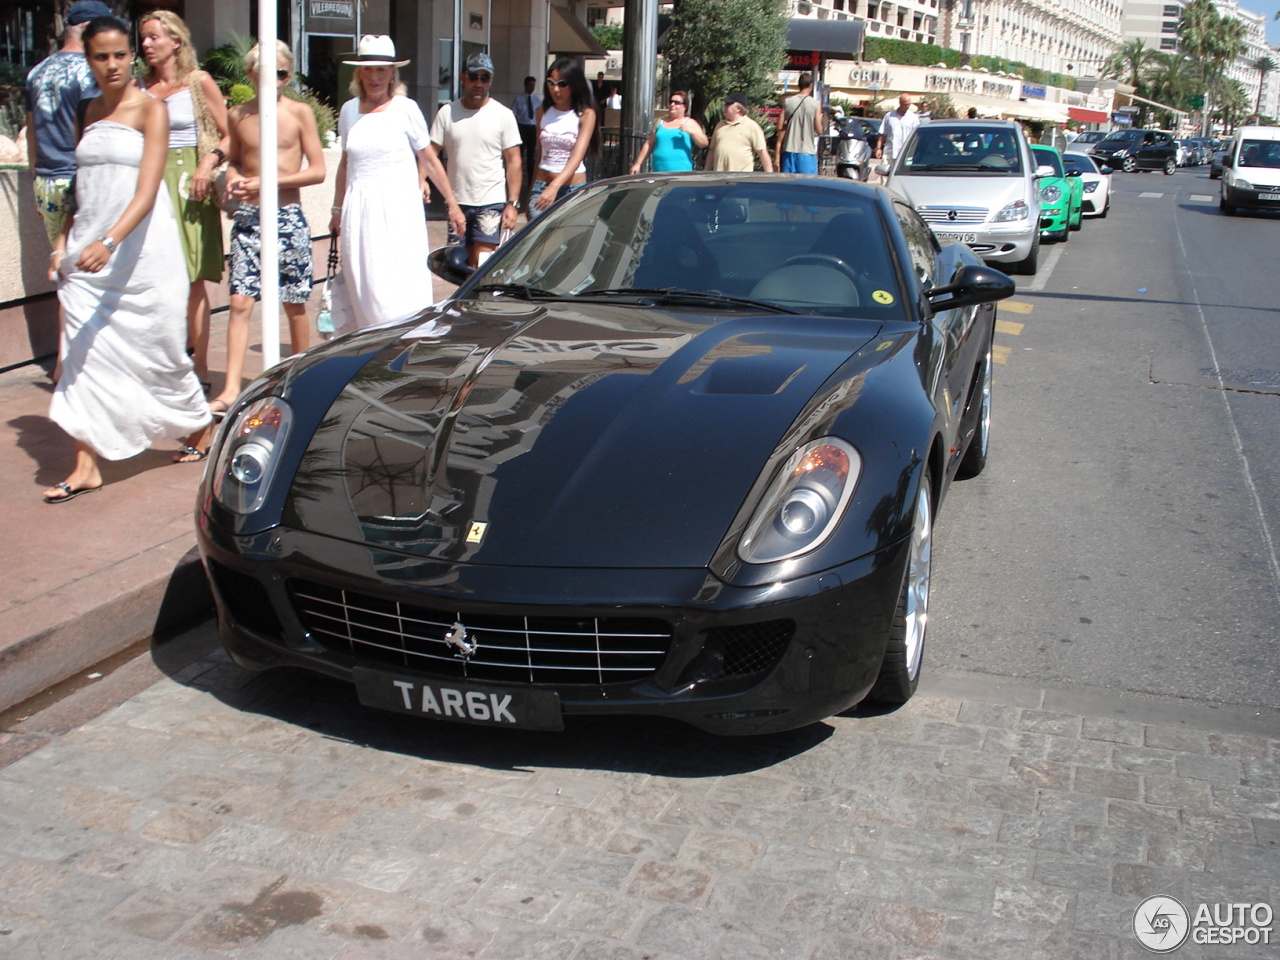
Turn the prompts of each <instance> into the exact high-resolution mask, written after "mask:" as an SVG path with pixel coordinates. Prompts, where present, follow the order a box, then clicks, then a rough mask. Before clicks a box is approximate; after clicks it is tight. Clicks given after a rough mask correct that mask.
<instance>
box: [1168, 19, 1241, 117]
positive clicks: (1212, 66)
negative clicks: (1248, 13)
mask: <svg viewBox="0 0 1280 960" xmlns="http://www.w3.org/2000/svg"><path fill="white" fill-rule="evenodd" d="M1244 37H1245V27H1244V23H1243V22H1241V21H1240V20H1237V19H1235V18H1234V17H1224V16H1222V15H1221V14H1220V13H1218V9H1217V7H1216V6H1214V3H1213V0H1190V2H1189V3H1188V4H1187V5H1186V6H1185V7H1183V8H1182V16H1181V18H1180V19H1179V20H1178V40H1179V42H1180V43H1181V45H1182V51H1183V52H1184V53H1185V54H1187V55H1188V56H1189V57H1191V60H1192V62H1193V63H1195V64H1197V65H1198V67H1199V74H1200V88H1201V89H1202V90H1204V94H1205V101H1206V103H1205V114H1206V116H1208V115H1209V113H1210V106H1209V105H1210V104H1216V102H1217V99H1218V93H1219V90H1220V88H1221V87H1222V81H1223V75H1224V74H1225V73H1226V68H1227V64H1228V63H1230V62H1231V61H1233V60H1234V59H1235V58H1236V57H1238V56H1239V55H1240V54H1241V53H1243V52H1244V51H1245V50H1246V49H1248V48H1247V46H1246V45H1245V42H1244Z"/></svg>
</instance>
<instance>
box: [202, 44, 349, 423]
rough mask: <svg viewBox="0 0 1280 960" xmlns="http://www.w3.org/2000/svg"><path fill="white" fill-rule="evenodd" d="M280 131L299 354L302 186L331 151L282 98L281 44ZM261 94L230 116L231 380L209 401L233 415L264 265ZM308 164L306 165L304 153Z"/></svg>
mask: <svg viewBox="0 0 1280 960" xmlns="http://www.w3.org/2000/svg"><path fill="white" fill-rule="evenodd" d="M260 55H261V54H260V53H259V51H258V46H257V45H255V46H254V47H253V49H252V50H250V51H249V52H248V53H247V54H246V55H245V58H244V65H245V70H246V72H247V73H248V74H249V76H250V77H252V78H254V79H255V81H256V79H257V76H258V58H259V57H260ZM276 66H277V70H276V104H277V110H278V113H277V114H276V130H277V134H276V136H277V143H278V151H279V152H278V161H279V169H278V171H277V177H278V180H277V183H278V187H279V189H278V193H279V197H280V215H279V220H278V223H279V240H280V302H281V306H283V307H284V313H285V316H286V317H287V318H288V320H289V341H290V347H291V349H292V352H293V353H298V352H300V351H302V350H305V349H306V348H307V343H308V341H309V328H308V321H307V310H306V305H307V301H308V300H310V299H311V272H312V266H311V228H310V227H309V226H308V225H307V220H306V217H304V216H303V215H302V203H301V200H302V195H301V188H302V187H306V186H310V185H311V184H315V183H323V182H324V153H323V151H322V150H321V147H320V133H319V131H318V130H317V128H316V118H315V114H314V113H312V111H311V107H309V106H308V105H307V104H305V103H299V102H298V101H297V100H289V99H286V98H284V97H282V96H281V94H282V93H283V92H284V88H285V85H286V84H288V83H289V81H290V80H291V79H292V77H293V53H292V52H291V51H290V50H289V48H288V46H287V45H285V44H284V43H283V42H281V41H279V40H277V41H276ZM258 100H259V98H258V97H254V98H253V99H252V100H250V101H248V102H247V103H242V104H240V106H238V107H232V108H231V110H230V111H228V114H227V125H228V127H229V128H230V146H229V148H228V151H227V161H228V163H229V164H230V169H229V172H228V174H227V190H228V191H229V192H230V194H231V196H232V197H234V198H235V199H237V200H239V201H240V208H239V209H238V210H237V211H236V213H235V217H234V222H233V225H232V227H231V282H230V287H231V309H230V311H229V313H228V316H227V382H226V384H225V385H224V387H223V389H222V393H220V394H219V395H218V396H217V397H215V398H214V399H213V400H211V401H210V403H209V406H210V409H212V410H213V413H214V416H218V415H219V414H220V413H226V411H227V410H229V409H230V408H231V404H232V403H234V402H235V399H236V397H237V396H239V395H240V381H241V379H242V377H243V375H244V358H245V352H246V351H247V349H248V347H249V315H250V314H251V313H252V312H253V303H254V301H255V300H257V299H259V298H260V297H261V295H262V265H261V259H260V257H259V249H260V247H261V240H260V233H259V227H260V224H259V210H258V202H259V200H258V191H259V190H260V189H261V186H262V183H261V178H260V174H261V172H262V166H261V159H262V158H261V143H262V138H261V124H260V122H259V118H258ZM303 157H306V158H307V166H306V167H305V168H304V167H303V166H302V158H303Z"/></svg>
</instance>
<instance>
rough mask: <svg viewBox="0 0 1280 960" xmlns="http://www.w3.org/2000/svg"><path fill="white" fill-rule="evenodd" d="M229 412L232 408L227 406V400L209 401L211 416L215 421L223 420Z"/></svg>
mask: <svg viewBox="0 0 1280 960" xmlns="http://www.w3.org/2000/svg"><path fill="white" fill-rule="evenodd" d="M229 412H230V408H229V407H228V406H227V404H226V401H225V400H210V401H209V414H210V415H211V416H212V417H213V419H215V420H221V419H222V418H223V417H225V416H226V415H227V414H228V413H229Z"/></svg>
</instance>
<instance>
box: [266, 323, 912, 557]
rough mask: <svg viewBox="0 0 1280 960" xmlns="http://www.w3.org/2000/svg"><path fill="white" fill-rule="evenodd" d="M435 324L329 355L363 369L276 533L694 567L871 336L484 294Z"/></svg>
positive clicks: (432, 550)
mask: <svg viewBox="0 0 1280 960" xmlns="http://www.w3.org/2000/svg"><path fill="white" fill-rule="evenodd" d="M424 319H425V320H430V319H431V317H430V316H426V317H424ZM445 322H447V323H448V324H449V326H450V329H449V331H448V333H447V334H446V335H444V336H443V337H442V336H439V335H436V334H434V333H433V332H432V331H433V329H435V328H436V326H437V323H445ZM437 323H431V322H429V323H427V324H426V325H425V326H419V327H417V328H414V329H410V330H407V332H406V328H405V327H399V328H395V329H392V330H387V331H382V332H373V333H368V334H364V335H362V336H359V337H356V338H354V339H352V340H351V341H348V342H346V344H345V347H344V349H345V352H342V351H333V352H331V354H330V361H329V362H331V363H332V364H333V365H334V368H335V370H339V371H342V376H343V378H344V379H345V378H346V377H347V376H350V362H351V360H350V358H351V357H352V356H355V355H356V354H365V355H367V356H369V359H368V360H367V362H365V363H363V365H362V366H361V367H360V368H359V370H358V372H357V373H355V375H354V376H350V379H349V380H348V381H347V382H346V385H345V387H343V388H342V390H341V392H340V393H339V394H338V395H337V397H336V399H335V400H334V401H333V403H332V404H331V406H330V407H329V409H328V411H327V413H326V414H325V416H323V417H322V418H320V420H319V425H318V426H317V427H316V429H315V432H314V433H313V434H312V436H311V438H310V441H309V444H308V447H307V450H306V452H305V453H304V454H303V455H302V456H301V459H300V462H299V465H298V468H297V470H296V473H295V479H294V482H293V486H292V489H291V490H290V493H289V496H288V500H287V503H286V505H285V513H284V515H283V520H284V523H285V524H286V525H287V526H293V527H296V528H300V529H305V530H308V531H311V532H314V533H320V534H323V535H327V536H332V537H338V538H342V539H346V540H351V541H356V542H362V543H365V544H369V545H373V546H378V547H382V548H385V549H387V550H389V551H397V552H403V553H411V554H416V555H419V556H424V557H430V558H433V559H440V560H454V561H470V562H476V563H486V564H500V565H515V566H520V565H531V566H532V565H536V566H552V567H578V566H591V567H671V566H677V567H702V566H705V565H706V564H707V563H708V562H709V560H710V558H711V557H712V555H713V553H714V552H715V550H716V548H717V546H718V545H719V544H720V542H721V541H722V540H723V538H724V536H725V533H726V531H727V530H728V528H729V527H730V524H731V522H732V521H733V519H734V517H735V515H736V514H737V513H738V511H739V509H740V508H741V506H742V504H743V502H744V499H745V498H746V497H747V495H748V493H749V491H750V490H751V488H752V485H753V484H754V483H755V482H756V480H757V477H758V476H759V475H760V473H761V471H762V469H763V468H764V467H765V465H766V464H768V463H769V462H770V458H771V457H773V456H775V455H776V454H777V451H776V450H775V448H776V447H777V446H778V445H779V443H780V442H781V441H782V439H783V438H784V437H785V436H786V434H787V432H788V430H789V429H790V428H791V427H792V424H793V422H794V421H795V420H796V418H797V416H798V415H799V414H800V413H801V412H802V411H804V410H805V409H806V407H807V406H808V405H810V404H811V402H812V401H813V399H814V396H815V394H818V393H820V391H821V389H822V387H823V385H824V384H825V383H827V381H828V380H829V379H830V378H831V377H832V375H833V374H834V373H836V371H837V370H840V369H841V367H842V365H844V368H845V370H846V371H847V370H848V369H849V360H850V356H851V355H852V354H854V353H855V352H856V351H858V349H859V347H861V346H863V345H864V344H866V343H867V342H868V341H869V340H870V339H871V338H872V337H874V336H875V334H876V332H877V331H878V330H879V329H880V324H878V323H876V322H872V321H860V320H849V319H830V318H808V317H799V316H793V315H766V316H743V315H741V314H734V313H719V314H715V315H714V316H713V317H711V318H708V316H707V315H705V314H698V313H690V314H685V313H680V312H675V311H665V310H660V309H655V308H652V307H650V308H647V309H645V308H638V307H626V306H615V305H608V304H604V305H602V304H590V305H584V304H573V303H553V304H536V303H533V304H531V303H528V302H517V301H510V300H502V299H498V300H493V301H485V302H469V301H467V302H462V303H460V304H455V305H453V306H451V307H450V308H449V309H448V311H447V312H446V313H445V314H443V315H441V316H440V317H439V318H438V321H437ZM379 338H381V340H380V339H379ZM340 346H341V344H340ZM866 353H867V355H868V359H867V361H866V364H865V365H866V366H870V365H873V364H874V363H876V362H879V356H878V355H877V354H876V353H875V352H874V350H871V349H869V350H868V351H866ZM887 353H888V352H885V354H884V355H887ZM304 359H305V358H304ZM344 363H345V364H346V366H343V364H344ZM324 364H325V361H320V362H319V363H318V364H315V365H314V366H313V367H312V368H311V369H310V370H309V371H308V372H307V374H306V376H307V377H308V378H314V376H315V375H316V374H320V375H321V376H323V373H324ZM855 366H856V364H855ZM841 379H843V378H841ZM335 389H336V388H335Z"/></svg>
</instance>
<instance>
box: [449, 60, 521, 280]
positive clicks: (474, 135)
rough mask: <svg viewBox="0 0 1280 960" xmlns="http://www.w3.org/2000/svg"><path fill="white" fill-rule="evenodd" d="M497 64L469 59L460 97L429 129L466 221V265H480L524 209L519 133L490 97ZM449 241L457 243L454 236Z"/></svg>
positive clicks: (510, 116) (507, 112) (510, 117)
mask: <svg viewBox="0 0 1280 960" xmlns="http://www.w3.org/2000/svg"><path fill="white" fill-rule="evenodd" d="M492 84H493V60H492V59H490V57H489V55H488V54H487V53H473V54H472V55H471V56H469V57H467V64H466V68H465V70H464V72H463V75H462V96H461V97H459V98H458V99H457V100H451V101H450V102H448V103H446V104H445V105H444V106H443V107H441V108H440V112H439V113H437V114H436V119H435V122H434V123H432V124H431V149H432V150H433V151H439V150H441V149H443V150H444V152H445V155H446V156H447V158H448V159H447V161H446V163H445V167H446V169H447V170H448V172H449V186H450V187H452V188H453V195H454V196H455V197H456V198H457V200H458V205H459V206H460V207H462V212H463V213H464V214H465V215H466V218H467V232H466V236H465V237H458V238H456V239H460V240H463V241H464V242H465V243H466V245H467V262H468V263H470V264H471V266H473V267H478V266H480V264H481V263H483V262H484V261H485V259H487V258H488V256H489V254H491V253H492V252H493V251H494V250H496V249H497V247H498V244H499V243H500V242H501V240H502V232H503V231H504V230H514V229H515V226H516V212H517V210H518V209H519V206H520V181H521V170H522V164H521V161H520V130H519V128H518V127H517V126H516V117H515V114H514V113H512V112H511V111H510V110H508V109H507V108H506V107H504V106H503V105H502V104H500V103H499V102H498V101H497V100H494V99H493V98H492V97H490V96H489V88H490V86H491V85H492ZM450 239H451V240H452V239H455V238H454V236H453V234H452V233H451V234H450Z"/></svg>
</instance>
